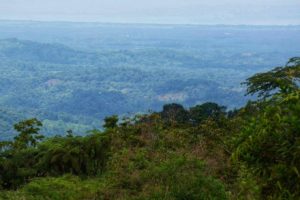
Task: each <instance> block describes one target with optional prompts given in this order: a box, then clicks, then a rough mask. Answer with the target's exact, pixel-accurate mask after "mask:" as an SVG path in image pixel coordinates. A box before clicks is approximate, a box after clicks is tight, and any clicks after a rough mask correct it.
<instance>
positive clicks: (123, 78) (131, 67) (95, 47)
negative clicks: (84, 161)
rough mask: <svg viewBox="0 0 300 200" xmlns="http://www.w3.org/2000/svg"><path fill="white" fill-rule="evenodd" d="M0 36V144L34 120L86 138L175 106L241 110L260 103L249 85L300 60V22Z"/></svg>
mask: <svg viewBox="0 0 300 200" xmlns="http://www.w3.org/2000/svg"><path fill="white" fill-rule="evenodd" d="M0 30H1V31H0V85H1V87H0V140H8V139H13V137H14V136H15V135H16V134H17V133H16V132H15V131H14V130H13V129H12V127H13V124H14V123H15V122H16V121H21V120H24V119H27V118H34V117H37V118H38V119H40V120H41V122H42V123H43V127H42V132H43V134H44V135H47V136H53V135H55V134H57V133H64V132H66V131H67V130H69V129H72V130H73V134H75V135H78V134H83V133H85V132H86V131H88V130H89V129H90V128H91V127H92V128H98V129H99V128H100V127H101V122H102V121H103V119H104V117H105V116H109V115H114V114H117V115H120V116H126V115H127V116H128V115H135V113H147V112H148V110H152V111H159V110H160V109H161V108H162V107H163V105H164V104H170V103H173V102H174V103H177V104H182V105H184V106H185V107H186V108H187V107H192V106H194V105H197V104H203V103H205V102H216V103H217V104H220V105H226V106H227V107H228V108H229V109H233V108H239V107H242V106H243V105H244V104H245V103H246V102H247V101H248V100H249V99H255V96H254V97H251V96H246V97H245V96H244V94H245V91H246V85H240V83H241V82H243V81H245V79H246V78H247V77H249V76H251V75H252V74H255V73H258V72H263V71H268V70H270V69H271V67H273V66H274V67H275V66H281V65H284V64H285V62H286V60H287V59H288V58H289V57H290V56H291V55H300V49H299V46H297V45H294V44H299V43H300V39H299V36H298V35H300V27H299V26H287V27H283V26H196V25H195V26H192V25H143V24H140V25H134V24H133V25H122V24H97V23H50V22H49V23H46V22H43V23H42V22H16V21H0ZM212 91H213V93H212ZM12 132H14V133H15V134H14V135H13V134H11V133H12Z"/></svg>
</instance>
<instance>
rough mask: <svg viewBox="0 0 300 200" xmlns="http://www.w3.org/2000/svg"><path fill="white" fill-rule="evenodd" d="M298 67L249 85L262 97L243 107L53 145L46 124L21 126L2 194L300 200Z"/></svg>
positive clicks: (126, 125) (173, 115)
mask: <svg viewBox="0 0 300 200" xmlns="http://www.w3.org/2000/svg"><path fill="white" fill-rule="evenodd" d="M299 61H300V59H299V58H292V59H290V60H289V62H288V64H287V65H286V66H283V67H280V68H275V69H273V70H271V71H268V72H263V73H259V74H256V75H254V76H251V77H250V78H248V79H247V80H246V82H245V84H246V85H247V88H248V90H247V91H248V93H249V94H258V97H259V98H257V99H255V100H253V101H249V102H248V103H247V104H246V105H244V106H243V107H241V108H239V109H236V110H231V111H227V110H226V108H225V107H224V106H221V105H218V104H217V103H213V102H207V103H203V104H199V105H194V106H192V107H190V108H189V109H186V108H185V107H183V106H182V105H180V104H177V103H171V104H166V105H164V106H163V109H162V111H160V112H151V113H149V114H141V115H135V116H133V117H131V116H129V117H125V118H120V117H119V116H117V115H113V116H108V117H106V118H105V119H104V125H103V127H104V129H103V130H97V129H94V130H91V131H90V132H89V134H88V135H86V136H76V135H74V134H73V133H72V130H69V131H68V132H67V133H66V135H65V136H61V134H60V135H57V136H54V137H48V138H44V137H43V136H42V134H41V130H42V129H41V126H42V123H41V122H40V121H39V120H38V119H35V118H33V119H29V120H24V121H20V122H19V123H16V124H15V126H14V128H15V130H16V131H17V132H18V135H17V136H16V137H15V138H14V139H13V140H11V141H2V142H1V143H0V189H1V190H0V197H1V198H3V199H26V200H31V199H32V200H38V199H54V200H55V199H57V200H60V199H66V200H73V199H78V200H80V199H128V200H129V199H170V200H171V199H174V200H175V199H178V200H179V199H189V200H193V199H195V200H196V199H197V200H201V199H202V200H207V199H218V200H222V199H249V200H252V199H258V200H259V199H274V200H280V199H299V198H300V181H299V180H300V173H299V170H300V162H299V161H300V148H299V147H300V135H299V134H300V132H299V130H300V123H299V122H300V116H299V113H300V88H299V84H298V83H299V82H298V81H299V73H300V71H299V70H300V63H299ZM58 134H59V133H58Z"/></svg>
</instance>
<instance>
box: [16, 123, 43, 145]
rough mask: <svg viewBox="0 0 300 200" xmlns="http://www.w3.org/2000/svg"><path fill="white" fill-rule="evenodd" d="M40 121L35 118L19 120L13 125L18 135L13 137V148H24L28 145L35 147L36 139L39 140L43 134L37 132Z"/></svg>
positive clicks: (40, 124)
mask: <svg viewBox="0 0 300 200" xmlns="http://www.w3.org/2000/svg"><path fill="white" fill-rule="evenodd" d="M41 126H42V122H40V121H39V120H37V119H36V118H33V119H29V120H25V121H21V122H19V123H17V124H15V125H14V128H15V130H16V131H18V132H19V135H18V136H16V137H15V138H14V139H15V140H14V143H13V146H14V148H17V149H18V148H26V147H28V146H33V147H35V146H36V144H37V143H38V141H40V140H41V139H42V138H43V137H44V136H43V135H40V134H39V130H40V127H41Z"/></svg>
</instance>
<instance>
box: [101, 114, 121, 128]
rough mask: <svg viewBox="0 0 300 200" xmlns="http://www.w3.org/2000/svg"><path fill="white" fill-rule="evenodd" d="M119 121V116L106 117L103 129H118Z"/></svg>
mask: <svg viewBox="0 0 300 200" xmlns="http://www.w3.org/2000/svg"><path fill="white" fill-rule="evenodd" d="M118 121H119V118H118V116H117V115H113V116H110V117H106V118H104V125H103V127H104V128H106V129H109V128H116V127H117V126H118Z"/></svg>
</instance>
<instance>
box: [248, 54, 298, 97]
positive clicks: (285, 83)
mask: <svg viewBox="0 0 300 200" xmlns="http://www.w3.org/2000/svg"><path fill="white" fill-rule="evenodd" d="M299 60H300V58H292V59H290V61H289V62H288V63H287V64H288V65H287V66H286V67H277V68H275V69H273V70H272V71H270V72H266V73H259V74H256V75H254V76H252V77H250V78H248V79H247V82H245V84H246V85H247V87H248V89H247V94H255V93H258V96H259V97H264V98H266V97H269V96H271V95H272V93H274V92H275V93H289V92H291V91H294V90H297V89H298V88H299V79H300V64H299Z"/></svg>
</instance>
